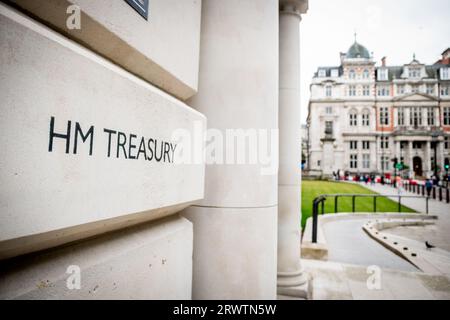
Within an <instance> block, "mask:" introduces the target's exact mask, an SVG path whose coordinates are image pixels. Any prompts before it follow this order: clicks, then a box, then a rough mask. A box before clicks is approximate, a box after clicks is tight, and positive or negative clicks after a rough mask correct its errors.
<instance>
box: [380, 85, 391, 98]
mask: <svg viewBox="0 0 450 320" xmlns="http://www.w3.org/2000/svg"><path fill="white" fill-rule="evenodd" d="M389 94H390V93H389V87H388V86H379V87H378V95H379V96H388V95H389Z"/></svg>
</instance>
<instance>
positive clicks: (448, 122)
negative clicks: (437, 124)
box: [443, 107, 450, 126]
mask: <svg viewBox="0 0 450 320" xmlns="http://www.w3.org/2000/svg"><path fill="white" fill-rule="evenodd" d="M443 116H444V119H443V120H444V126H450V107H444V114H443Z"/></svg>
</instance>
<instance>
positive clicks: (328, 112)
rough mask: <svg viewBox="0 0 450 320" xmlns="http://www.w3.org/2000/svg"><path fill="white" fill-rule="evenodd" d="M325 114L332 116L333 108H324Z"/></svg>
mask: <svg viewBox="0 0 450 320" xmlns="http://www.w3.org/2000/svg"><path fill="white" fill-rule="evenodd" d="M325 113H326V114H333V107H329V106H328V107H325Z"/></svg>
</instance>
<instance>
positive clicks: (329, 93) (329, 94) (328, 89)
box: [325, 86, 332, 97]
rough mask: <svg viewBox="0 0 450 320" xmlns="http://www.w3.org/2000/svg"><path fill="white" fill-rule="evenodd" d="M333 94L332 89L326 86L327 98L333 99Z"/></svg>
mask: <svg viewBox="0 0 450 320" xmlns="http://www.w3.org/2000/svg"><path fill="white" fill-rule="evenodd" d="M331 93H332V87H331V86H326V87H325V95H326V96H327V97H331Z"/></svg>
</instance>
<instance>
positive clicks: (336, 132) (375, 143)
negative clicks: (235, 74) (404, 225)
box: [308, 40, 450, 178]
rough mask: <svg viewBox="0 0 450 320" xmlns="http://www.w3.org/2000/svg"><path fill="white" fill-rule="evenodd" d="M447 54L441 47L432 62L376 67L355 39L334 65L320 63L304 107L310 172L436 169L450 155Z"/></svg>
mask: <svg viewBox="0 0 450 320" xmlns="http://www.w3.org/2000/svg"><path fill="white" fill-rule="evenodd" d="M449 57H450V49H447V50H445V51H444V52H443V53H442V59H441V60H439V61H437V62H436V63H434V64H431V65H426V64H423V63H421V62H420V61H419V60H418V59H416V57H415V56H414V58H413V59H412V61H411V62H409V63H406V64H404V65H402V66H389V65H388V64H387V61H386V58H383V59H382V61H381V64H380V65H379V66H377V65H376V63H375V61H374V59H373V56H372V55H371V54H370V53H369V51H368V50H367V49H366V48H365V47H364V46H362V45H361V44H359V43H357V42H356V40H355V43H354V44H353V45H352V46H351V47H350V48H349V50H348V51H347V52H346V53H341V55H340V58H341V64H340V65H339V66H334V67H319V68H318V70H317V72H316V73H315V75H314V77H313V79H312V83H311V86H310V91H311V98H310V102H309V107H308V109H309V114H308V127H309V130H310V132H309V136H310V144H309V159H310V163H309V165H310V167H309V168H310V170H311V172H312V173H316V174H318V175H324V176H331V175H332V174H333V172H336V173H337V172H338V171H340V173H341V174H344V173H345V172H348V173H350V174H358V173H360V174H365V173H376V174H380V175H383V174H388V175H389V174H391V175H392V174H396V173H400V174H402V175H403V176H408V177H415V178H425V177H431V176H432V175H434V174H438V175H442V174H443V173H444V172H445V164H448V163H449V158H450V141H449V139H450V92H449V91H450V74H449V73H450V65H449ZM396 164H397V165H396ZM435 165H436V169H435ZM397 171H398V172H397Z"/></svg>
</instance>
